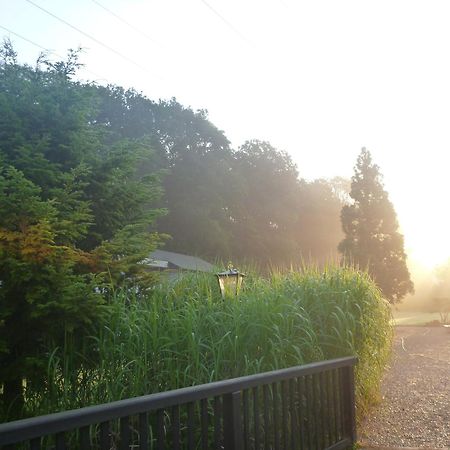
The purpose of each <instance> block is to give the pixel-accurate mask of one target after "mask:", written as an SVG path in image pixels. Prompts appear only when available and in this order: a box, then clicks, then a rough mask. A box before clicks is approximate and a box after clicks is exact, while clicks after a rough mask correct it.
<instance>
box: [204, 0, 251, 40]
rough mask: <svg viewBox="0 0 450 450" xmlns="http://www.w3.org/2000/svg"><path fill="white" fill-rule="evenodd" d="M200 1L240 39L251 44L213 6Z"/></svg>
mask: <svg viewBox="0 0 450 450" xmlns="http://www.w3.org/2000/svg"><path fill="white" fill-rule="evenodd" d="M201 2H202V3H203V4H204V5H205V6H206V7H207V8H209V10H210V11H212V12H213V13H214V14H215V15H216V16H217V17H218V18H219V19H220V20H222V22H223V23H225V25H227V27H228V28H230V29H231V30H233V31H234V32H235V33H236V34H237V35H238V36H239V37H240V38H241V39H242V40H244V41H245V42H247V44H251V45H252V46H253V42H251V41H250V40H249V39H248V38H247V37H246V36H244V35H243V34H242V33H241V32H240V31H239V30H238V29H237V28H236V27H235V26H234V25H233V24H232V23H231V22H229V21H228V20H227V19H225V17H224V16H222V14H220V13H219V11H217V10H216V9H215V8H213V7H212V6H211V5H210V4H209V3H208V2H207V1H206V0H201Z"/></svg>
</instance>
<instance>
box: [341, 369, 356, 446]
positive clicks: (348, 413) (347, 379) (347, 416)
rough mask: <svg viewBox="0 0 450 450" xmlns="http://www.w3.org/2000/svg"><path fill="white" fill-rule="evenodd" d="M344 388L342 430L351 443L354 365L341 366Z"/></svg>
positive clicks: (353, 411) (353, 412)
mask: <svg viewBox="0 0 450 450" xmlns="http://www.w3.org/2000/svg"><path fill="white" fill-rule="evenodd" d="M342 374H343V380H342V381H343V389H344V392H343V394H344V396H343V397H344V411H345V413H344V430H345V434H346V435H347V436H346V437H349V438H350V439H351V441H352V444H355V443H356V409H355V372H354V366H353V365H349V366H345V367H343V368H342Z"/></svg>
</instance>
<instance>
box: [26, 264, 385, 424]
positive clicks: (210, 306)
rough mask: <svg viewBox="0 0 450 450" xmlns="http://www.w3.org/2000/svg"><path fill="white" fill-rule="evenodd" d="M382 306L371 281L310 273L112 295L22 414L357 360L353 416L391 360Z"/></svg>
mask: <svg viewBox="0 0 450 450" xmlns="http://www.w3.org/2000/svg"><path fill="white" fill-rule="evenodd" d="M390 319H391V317H390V309H389V307H388V306H387V305H386V303H385V302H384V301H383V300H382V298H381V294H380V292H379V290H378V289H377V288H376V286H375V285H374V284H373V282H372V281H371V280H370V278H369V277H368V276H367V275H366V274H364V273H361V272H357V271H355V270H352V269H347V268H338V267H329V268H326V269H325V270H324V271H319V270H316V269H313V268H309V269H302V270H300V271H290V272H289V273H274V274H273V275H272V276H271V277H270V278H261V277H258V276H256V275H251V274H250V275H249V276H248V277H247V279H246V284H245V288H244V289H243V290H242V292H241V294H240V295H239V297H237V298H226V299H225V300H223V299H222V298H221V296H220V293H219V291H218V288H217V282H216V280H215V278H214V277H213V276H212V275H210V274H202V273H194V274H186V275H185V276H183V277H182V278H181V279H180V280H178V281H177V282H175V283H169V282H167V283H162V284H160V285H159V286H156V287H155V288H154V289H153V290H152V291H151V292H150V293H148V294H146V295H137V294H136V293H133V292H130V291H128V292H126V291H119V292H115V293H114V294H113V296H112V298H111V299H110V311H109V314H108V317H107V319H106V320H105V323H103V324H99V326H98V330H97V332H96V333H95V335H93V336H91V337H90V338H89V339H87V340H85V341H84V342H83V345H82V346H81V347H80V345H75V343H74V342H72V340H71V339H70V338H69V336H68V338H67V339H66V343H65V346H64V347H63V348H53V349H51V350H50V351H49V353H48V356H47V367H48V371H47V372H48V373H47V382H46V386H45V388H44V389H42V387H40V388H39V389H33V386H30V387H29V388H28V389H27V411H26V415H38V414H44V413H49V412H55V411H60V410H65V409H72V408H78V407H81V406H87V405H92V404H98V403H104V402H109V401H114V400H118V399H123V398H128V397H134V396H139V395H144V394H149V393H154V392H161V391H166V390H170V389H176V388H179V387H184V386H191V385H195V384H201V383H207V382H210V381H214V380H221V379H226V378H231V377H237V376H242V375H248V374H254V373H258V372H263V371H267V370H274V369H279V368H284V367H289V366H295V365H299V364H304V363H308V362H312V361H319V360H323V359H331V358H335V357H340V356H346V355H357V356H358V357H359V364H358V366H357V369H356V379H357V405H358V410H359V412H360V413H361V412H364V411H365V410H366V408H367V406H368V405H369V404H370V403H371V402H372V401H373V400H374V399H376V397H377V392H378V387H379V380H380V378H381V374H382V371H383V369H384V367H385V364H386V362H387V360H388V357H389V350H390V343H391V338H392V329H391V326H390V323H389V322H390Z"/></svg>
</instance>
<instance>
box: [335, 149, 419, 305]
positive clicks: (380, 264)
mask: <svg viewBox="0 0 450 450" xmlns="http://www.w3.org/2000/svg"><path fill="white" fill-rule="evenodd" d="M350 197H351V198H352V199H353V203H352V204H349V205H345V206H344V207H343V208H342V212H341V221H342V228H343V231H344V234H345V238H344V239H343V241H342V242H341V243H340V244H339V251H340V252H341V253H342V255H343V257H344V260H345V262H346V263H352V264H355V265H357V266H359V268H361V269H363V270H368V272H369V274H370V275H371V276H372V277H373V279H374V281H375V282H376V283H377V285H378V286H379V287H380V289H381V291H382V292H383V295H384V297H385V298H386V299H387V300H389V302H391V303H396V302H399V301H400V300H401V299H402V298H403V297H404V296H405V295H406V294H408V293H410V292H413V290H414V285H413V283H412V281H411V278H410V274H409V270H408V267H407V265H406V254H405V250H404V244H403V236H402V235H401V234H400V233H399V232H398V222H397V216H396V213H395V210H394V207H393V205H392V203H391V202H390V200H389V196H388V193H387V192H386V191H385V190H384V186H383V183H382V177H381V174H380V171H379V167H378V166H377V165H376V164H374V163H373V161H372V156H371V154H370V152H369V151H368V150H366V149H365V148H363V149H362V150H361V153H360V154H359V156H358V159H357V163H356V166H355V173H354V175H353V177H352V184H351V191H350Z"/></svg>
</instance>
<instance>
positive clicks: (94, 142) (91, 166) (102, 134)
mask: <svg viewBox="0 0 450 450" xmlns="http://www.w3.org/2000/svg"><path fill="white" fill-rule="evenodd" d="M78 65H79V64H78V60H77V53H76V52H70V53H69V58H68V60H67V61H65V62H60V63H54V64H52V63H49V62H48V61H46V60H45V58H40V60H39V64H38V65H37V66H36V67H35V68H33V67H30V66H27V65H25V66H23V65H19V64H18V63H17V60H16V55H15V52H14V50H13V48H12V46H11V45H10V43H8V42H7V43H5V45H4V46H3V48H2V49H1V50H0V385H1V388H0V391H1V392H2V395H1V397H0V403H1V402H3V406H4V407H5V408H11V409H10V415H9V418H14V417H17V416H20V406H21V402H22V401H23V396H22V382H23V380H24V379H26V380H27V382H30V381H31V382H33V383H41V384H40V386H45V383H43V380H44V378H43V371H44V369H45V367H43V365H42V358H41V355H42V353H43V352H44V351H45V347H46V345H48V344H49V343H51V344H52V345H56V346H58V345H60V344H61V342H62V340H63V336H64V334H67V333H69V334H72V335H73V336H76V337H80V336H82V335H84V334H85V333H87V332H92V330H93V329H94V328H93V327H94V325H95V324H96V323H97V322H98V321H99V320H101V317H102V314H101V312H102V311H103V310H104V299H103V297H102V296H101V295H100V293H99V292H100V291H104V290H105V289H102V288H104V287H105V286H111V285H114V286H118V285H124V284H128V283H132V284H133V285H136V284H137V285H139V286H140V287H142V288H145V287H146V286H148V283H151V281H152V276H151V274H149V273H148V271H147V270H146V269H145V266H144V265H143V264H139V263H140V261H142V260H143V259H144V258H145V257H148V254H149V253H150V252H151V251H152V250H153V249H155V248H156V247H157V246H158V245H159V243H160V241H161V239H162V236H160V235H159V234H158V233H156V232H155V230H154V223H155V220H156V219H157V218H158V217H159V216H160V215H161V214H162V213H163V211H162V210H161V209H157V208H154V207H152V204H153V202H155V201H156V200H158V199H159V197H160V195H161V192H162V191H161V187H160V180H159V174H158V173H155V172H153V173H146V174H145V175H139V173H138V168H139V165H140V164H142V163H147V162H148V161H149V160H151V157H152V155H151V153H150V152H149V150H148V148H146V147H145V152H144V147H143V145H142V144H140V143H137V142H135V141H132V140H130V139H127V138H124V137H122V136H120V135H117V134H114V133H112V132H111V131H110V130H109V129H108V128H107V127H105V126H104V124H102V123H99V122H98V121H96V120H95V118H96V113H97V111H96V108H97V107H98V104H99V98H98V96H97V95H95V92H96V90H95V89H93V87H92V86H90V85H82V84H80V83H76V82H74V81H73V80H72V79H71V77H72V75H73V74H74V73H75V71H76V68H77V67H78ZM99 287H100V288H101V289H98V288H99ZM0 406H1V405H0ZM0 414H1V413H0Z"/></svg>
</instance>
